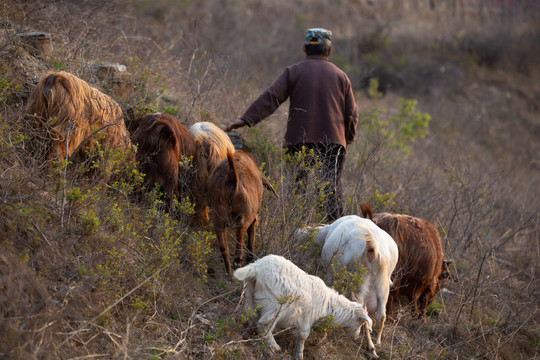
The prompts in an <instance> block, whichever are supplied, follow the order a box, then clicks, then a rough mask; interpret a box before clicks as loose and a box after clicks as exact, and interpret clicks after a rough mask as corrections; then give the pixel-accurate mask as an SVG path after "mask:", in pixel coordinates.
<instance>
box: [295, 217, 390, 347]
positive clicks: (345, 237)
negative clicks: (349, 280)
mask: <svg viewBox="0 0 540 360" xmlns="http://www.w3.org/2000/svg"><path fill="white" fill-rule="evenodd" d="M315 230H316V231H317V233H316V234H315V235H314V241H315V242H316V243H318V244H319V245H321V246H322V251H321V260H322V263H323V264H324V266H325V267H326V269H327V281H328V283H329V284H330V285H331V284H332V283H333V277H332V268H331V266H330V264H331V263H334V264H338V265H340V266H342V267H345V268H347V269H350V270H352V266H354V264H355V262H356V263H357V265H364V266H365V267H366V268H367V274H366V276H365V277H364V282H363V283H362V285H361V288H360V291H359V292H358V294H356V299H357V300H358V301H359V302H360V303H363V304H365V305H366V306H367V310H368V313H370V314H374V313H377V315H376V317H377V330H378V334H377V341H376V343H377V344H380V342H381V334H382V329H383V327H384V321H385V319H386V303H387V301H388V295H389V293H390V286H391V285H392V281H391V279H390V276H391V275H392V272H393V271H394V269H395V267H396V264H397V261H398V247H397V245H396V242H395V241H394V239H392V237H391V236H390V235H389V234H388V233H387V232H386V231H384V230H382V229H381V228H379V227H378V226H377V225H376V224H375V223H374V222H373V221H371V220H369V219H364V218H361V217H359V216H356V215H348V216H344V217H341V218H339V219H337V220H336V221H335V222H334V223H332V224H330V225H322V226H318V227H316V228H315ZM308 232H309V231H308ZM300 233H303V234H306V231H303V230H302V231H300ZM366 248H367V249H368V250H369V249H371V252H370V251H366ZM367 338H368V346H369V347H370V349H369V350H371V351H372V353H373V355H375V356H376V354H375V348H374V346H373V342H372V340H371V337H370V335H369V333H368V334H367Z"/></svg>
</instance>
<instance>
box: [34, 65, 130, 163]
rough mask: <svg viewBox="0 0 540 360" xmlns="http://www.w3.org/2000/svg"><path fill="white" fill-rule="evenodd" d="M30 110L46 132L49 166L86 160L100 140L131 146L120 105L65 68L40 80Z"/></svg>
mask: <svg viewBox="0 0 540 360" xmlns="http://www.w3.org/2000/svg"><path fill="white" fill-rule="evenodd" d="M27 113H28V114H29V115H30V116H31V117H32V119H33V120H34V123H35V125H36V127H38V128H39V129H41V130H44V132H45V134H44V136H45V137H46V139H47V141H48V144H49V145H48V148H47V150H46V153H47V160H48V163H49V167H51V164H52V161H53V160H55V159H59V160H61V161H62V160H64V159H66V158H69V157H72V156H77V157H79V158H80V159H85V158H86V156H87V155H86V152H87V151H88V150H91V149H92V147H94V146H95V144H96V143H100V144H102V145H105V146H107V147H109V148H116V149H121V150H126V149H129V148H130V146H131V142H130V139H129V134H128V132H127V130H126V126H125V124H124V119H123V118H122V109H120V107H119V106H118V104H117V103H116V102H115V101H114V100H113V99H112V98H110V97H109V96H107V95H105V94H103V93H102V92H100V91H99V90H97V89H95V88H93V87H91V86H89V85H88V84H87V83H86V82H85V81H84V80H81V79H79V78H78V77H76V76H74V75H72V74H70V73H67V72H65V71H59V72H50V73H49V74H47V76H45V77H43V78H42V79H41V80H40V81H39V83H38V84H37V86H36V88H35V89H34V90H33V91H32V93H31V94H30V98H29V99H28V105H27ZM66 138H67V153H66Z"/></svg>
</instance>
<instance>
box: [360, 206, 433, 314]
mask: <svg viewBox="0 0 540 360" xmlns="http://www.w3.org/2000/svg"><path fill="white" fill-rule="evenodd" d="M361 211H362V216H363V217H367V218H370V219H372V220H373V221H374V222H375V223H376V224H377V225H378V226H379V227H380V228H381V229H383V230H384V231H386V232H387V233H388V234H390V236H391V237H392V238H393V239H394V241H395V242H396V244H397V246H398V249H399V259H398V263H397V266H396V268H395V270H394V272H393V274H392V282H393V284H394V285H393V287H392V289H391V290H390V295H389V297H388V309H387V310H388V314H392V311H393V301H394V298H397V297H398V296H399V295H404V296H407V297H408V298H409V301H411V302H412V304H413V311H414V313H415V314H416V315H418V316H419V317H422V316H425V310H426V307H427V306H428V305H429V304H430V303H431V302H432V301H433V299H434V297H435V295H436V294H437V292H438V291H439V288H440V285H439V283H438V282H439V280H440V279H439V278H440V275H441V271H442V269H443V253H442V245H441V237H440V235H439V232H438V231H437V229H436V228H435V226H434V225H433V224H432V223H431V222H429V221H427V220H424V219H421V218H417V217H412V216H408V215H400V214H389V213H378V214H375V216H373V212H372V210H371V206H370V205H369V204H367V203H362V204H361Z"/></svg>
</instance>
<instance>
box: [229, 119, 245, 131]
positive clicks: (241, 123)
mask: <svg viewBox="0 0 540 360" xmlns="http://www.w3.org/2000/svg"><path fill="white" fill-rule="evenodd" d="M246 125H247V124H246V122H245V121H244V120H242V119H236V120H234V121H233V122H231V123H230V124H229V125H228V126H227V127H226V128H225V132H229V131H231V130H234V129H238V128H241V127H242V126H246Z"/></svg>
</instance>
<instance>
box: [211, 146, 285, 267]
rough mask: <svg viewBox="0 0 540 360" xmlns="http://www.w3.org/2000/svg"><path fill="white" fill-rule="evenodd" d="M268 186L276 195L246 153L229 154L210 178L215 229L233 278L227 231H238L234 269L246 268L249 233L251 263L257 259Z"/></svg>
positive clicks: (248, 255) (239, 151)
mask: <svg viewBox="0 0 540 360" xmlns="http://www.w3.org/2000/svg"><path fill="white" fill-rule="evenodd" d="M264 186H266V187H267V188H269V189H270V190H272V191H273V188H272V187H271V185H269V183H268V182H267V180H266V178H265V177H264V176H263V175H262V174H261V172H260V171H259V168H258V167H257V164H256V163H255V160H254V159H253V157H252V156H251V154H248V153H246V152H244V151H242V150H238V151H236V152H234V153H232V152H231V151H229V152H228V153H227V159H224V160H222V161H221V162H220V163H219V164H218V165H217V166H216V167H215V169H214V170H213V171H212V173H211V174H210V176H209V177H208V182H207V189H208V199H209V200H210V206H211V207H212V219H213V222H214V229H215V232H216V237H217V241H218V244H219V249H220V250H221V255H222V256H223V261H224V262H225V269H226V270H227V273H228V274H229V276H230V275H232V271H231V270H232V269H231V262H230V258H229V245H228V242H227V227H230V228H236V257H235V260H234V266H235V267H239V266H242V261H243V256H244V235H245V234H246V232H247V235H248V242H247V251H248V253H247V261H248V262H249V261H251V259H252V258H253V247H254V243H255V230H256V229H257V223H258V221H259V210H260V207H261V201H262V196H263V187H264ZM274 193H275V192H274Z"/></svg>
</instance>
